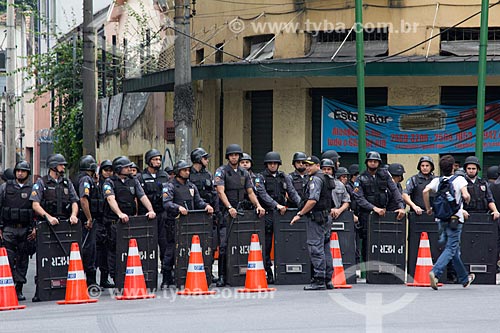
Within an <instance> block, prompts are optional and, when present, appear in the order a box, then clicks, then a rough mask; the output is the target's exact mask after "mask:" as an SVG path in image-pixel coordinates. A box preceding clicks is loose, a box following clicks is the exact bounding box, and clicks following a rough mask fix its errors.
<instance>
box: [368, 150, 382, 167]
mask: <svg viewBox="0 0 500 333" xmlns="http://www.w3.org/2000/svg"><path fill="white" fill-rule="evenodd" d="M368 160H375V161H379V162H380V163H382V158H381V157H380V154H379V153H377V152H376V151H369V152H368V153H366V159H365V164H366V163H367V162H368Z"/></svg>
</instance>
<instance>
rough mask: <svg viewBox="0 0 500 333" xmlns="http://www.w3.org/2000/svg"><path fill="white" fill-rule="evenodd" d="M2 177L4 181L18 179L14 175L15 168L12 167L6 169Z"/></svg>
mask: <svg viewBox="0 0 500 333" xmlns="http://www.w3.org/2000/svg"><path fill="white" fill-rule="evenodd" d="M2 179H3V180H4V181H8V180H11V179H12V180H13V179H16V176H14V169H12V168H7V169H5V170H4V171H3V173H2Z"/></svg>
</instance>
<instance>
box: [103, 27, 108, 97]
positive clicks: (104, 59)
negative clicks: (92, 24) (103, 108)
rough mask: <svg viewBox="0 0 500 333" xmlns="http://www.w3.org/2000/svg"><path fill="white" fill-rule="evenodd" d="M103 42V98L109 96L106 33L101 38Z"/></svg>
mask: <svg viewBox="0 0 500 333" xmlns="http://www.w3.org/2000/svg"><path fill="white" fill-rule="evenodd" d="M101 41H102V44H101V45H102V50H101V51H102V56H101V64H102V66H101V71H102V73H101V74H102V76H101V77H102V97H106V96H107V95H108V94H107V91H106V90H107V85H108V84H107V82H106V67H107V65H106V35H104V31H103V33H102V36H101Z"/></svg>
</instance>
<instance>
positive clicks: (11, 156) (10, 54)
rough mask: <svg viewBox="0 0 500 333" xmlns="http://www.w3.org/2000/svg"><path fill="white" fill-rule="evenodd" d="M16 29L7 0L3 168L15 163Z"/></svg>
mask: <svg viewBox="0 0 500 333" xmlns="http://www.w3.org/2000/svg"><path fill="white" fill-rule="evenodd" d="M15 36H16V29H15V25H14V0H8V1H7V54H6V55H7V58H6V62H7V63H6V67H7V68H6V69H7V82H6V86H7V87H6V88H7V91H6V94H5V97H6V98H5V100H6V101H5V103H6V107H7V109H6V112H5V142H4V149H5V160H4V161H3V162H4V170H5V169H6V168H13V167H14V165H15V164H16V141H15V140H16V108H15V102H16V77H15V76H14V72H15V70H16V44H15Z"/></svg>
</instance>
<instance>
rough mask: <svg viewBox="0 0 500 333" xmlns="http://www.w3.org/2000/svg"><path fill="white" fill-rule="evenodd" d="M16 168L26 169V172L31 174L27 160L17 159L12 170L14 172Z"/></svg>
mask: <svg viewBox="0 0 500 333" xmlns="http://www.w3.org/2000/svg"><path fill="white" fill-rule="evenodd" d="M17 170H24V171H28V174H31V165H30V164H29V163H28V162H27V161H19V162H17V163H16V167H15V168H14V172H16V171H17Z"/></svg>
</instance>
